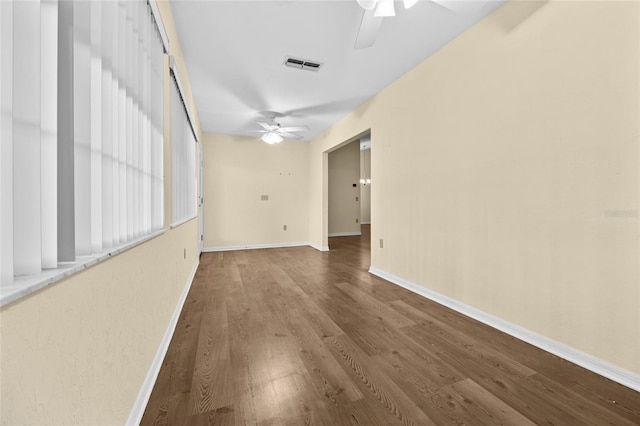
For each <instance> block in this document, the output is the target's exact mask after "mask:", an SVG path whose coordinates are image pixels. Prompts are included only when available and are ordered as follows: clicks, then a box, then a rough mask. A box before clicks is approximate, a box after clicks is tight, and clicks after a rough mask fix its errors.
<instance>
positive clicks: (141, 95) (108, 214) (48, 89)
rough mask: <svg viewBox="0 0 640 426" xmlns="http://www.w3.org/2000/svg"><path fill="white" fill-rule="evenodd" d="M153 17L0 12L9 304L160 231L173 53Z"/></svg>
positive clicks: (15, 8) (93, 8)
mask: <svg viewBox="0 0 640 426" xmlns="http://www.w3.org/2000/svg"><path fill="white" fill-rule="evenodd" d="M154 10H155V4H154V3H147V2H145V1H142V0H140V1H93V2H84V1H79V2H76V1H57V0H40V1H28V2H22V1H16V2H4V1H2V2H0V36H1V37H0V57H2V63H1V64H0V106H1V114H2V115H1V120H0V134H1V135H2V144H1V148H0V149H1V150H2V151H1V157H0V195H1V200H2V207H1V209H0V276H1V282H0V283H1V285H2V290H3V292H2V293H3V294H2V300H1V303H2V304H4V303H8V302H10V301H11V300H15V298H16V297H15V295H14V293H15V291H14V290H15V289H16V288H17V287H20V286H16V283H18V284H20V283H22V282H23V281H24V280H25V279H26V280H31V279H32V278H33V277H36V281H38V277H40V278H42V277H47V276H52V275H56V274H57V275H58V276H59V273H58V272H57V271H60V270H65V272H64V275H68V274H69V268H73V266H74V265H76V266H77V265H78V264H82V262H85V263H86V261H88V260H95V259H96V258H99V257H100V256H105V255H106V256H108V255H109V254H112V253H114V252H117V251H119V250H122V249H123V247H126V246H127V245H130V244H132V243H133V242H136V241H139V240H141V239H143V238H145V237H148V236H150V235H154V233H155V232H157V231H158V230H160V229H162V227H163V222H164V218H163V193H164V189H163V166H162V165H163V64H164V58H163V53H164V51H166V50H167V48H168V45H167V43H168V42H167V40H166V36H165V35H164V29H163V28H162V25H161V24H158V23H156V20H155V19H154V16H157V17H158V20H159V15H158V13H157V10H155V13H154ZM65 268H66V269H65ZM38 282H40V283H41V282H42V279H40V280H39V281H38ZM40 286H42V285H40ZM7 289H9V290H10V291H7Z"/></svg>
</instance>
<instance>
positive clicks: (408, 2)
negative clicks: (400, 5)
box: [404, 0, 418, 9]
mask: <svg viewBox="0 0 640 426" xmlns="http://www.w3.org/2000/svg"><path fill="white" fill-rule="evenodd" d="M416 3H418V0H404V8H405V9H409V8H410V7H411V6H413V5H414V4H416Z"/></svg>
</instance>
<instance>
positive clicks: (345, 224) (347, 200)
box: [329, 141, 360, 236]
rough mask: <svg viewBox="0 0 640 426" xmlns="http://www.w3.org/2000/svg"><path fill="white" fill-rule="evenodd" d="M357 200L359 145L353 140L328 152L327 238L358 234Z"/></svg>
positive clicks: (358, 192) (358, 210)
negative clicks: (354, 185) (337, 235)
mask: <svg viewBox="0 0 640 426" xmlns="http://www.w3.org/2000/svg"><path fill="white" fill-rule="evenodd" d="M354 183H355V184H356V185H357V186H356V187H355V188H354V187H353V184H354ZM356 198H357V199H358V200H357V201H356ZM359 199H360V142H359V141H354V142H351V143H349V144H347V145H345V146H343V147H341V148H340V149H337V150H335V151H332V152H330V153H329V235H330V236H331V235H333V234H354V235H355V234H359V233H360V201H359Z"/></svg>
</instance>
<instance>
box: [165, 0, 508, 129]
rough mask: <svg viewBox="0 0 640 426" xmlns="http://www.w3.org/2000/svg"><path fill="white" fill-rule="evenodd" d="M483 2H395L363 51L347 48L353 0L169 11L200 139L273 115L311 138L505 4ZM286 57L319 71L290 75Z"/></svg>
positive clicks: (354, 29) (181, 3) (356, 17)
mask: <svg viewBox="0 0 640 426" xmlns="http://www.w3.org/2000/svg"><path fill="white" fill-rule="evenodd" d="M453 1H457V0H453ZM481 1H482V3H477V2H476V3H475V4H472V3H469V2H459V1H458V2H457V3H456V6H457V8H459V9H462V10H464V12H460V11H458V12H454V11H452V10H451V9H455V8H456V7H454V8H445V7H443V6H441V5H439V4H437V3H434V2H432V1H429V0H421V1H420V2H418V4H416V5H415V6H413V7H412V8H411V9H408V10H405V9H404V6H403V5H402V2H396V16H395V17H388V18H384V21H383V23H382V28H381V30H380V33H379V34H378V38H377V40H376V43H375V45H374V46H373V47H371V48H368V49H361V50H355V49H354V47H353V46H354V42H355V39H356V35H357V33H358V28H359V26H360V22H361V19H362V15H363V12H364V11H363V9H362V8H360V6H359V5H358V4H357V3H356V1H355V0H333V1H326V0H325V1H317V0H316V1H291V0H289V1H282V0H281V1H264V0H263V1H241V0H234V1H221V0H215V1H203V0H171V2H170V4H171V10H172V12H173V15H174V19H175V22H176V27H177V31H178V37H179V39H180V44H181V47H182V50H183V53H184V57H185V61H186V65H187V69H188V72H189V79H190V81H191V86H192V89H193V92H194V97H195V102H196V107H197V113H198V115H199V118H200V122H201V125H202V130H203V131H204V132H207V133H221V134H232V135H245V136H254V137H255V136H256V133H250V131H251V130H258V129H260V127H259V126H258V125H256V124H255V121H256V120H262V121H264V117H263V116H261V115H260V112H261V111H275V112H278V113H281V114H284V116H282V117H280V118H279V119H277V121H278V122H279V123H280V124H281V125H282V126H283V127H284V126H300V125H307V126H309V128H310V130H309V131H308V132H305V133H302V135H303V136H304V140H311V139H313V138H314V137H315V136H317V135H318V134H319V133H320V132H322V131H323V130H325V129H326V128H328V127H330V126H331V125H333V124H334V123H335V122H337V121H338V120H340V119H341V118H342V117H344V116H345V115H346V114H348V113H349V112H351V111H352V110H354V109H355V108H356V107H357V106H359V105H360V104H362V103H363V102H364V101H366V100H367V99H369V98H370V97H371V96H373V95H374V94H376V93H378V92H379V91H380V90H381V89H383V88H384V87H386V86H387V85H389V84H390V83H391V82H393V81H395V80H397V79H398V78H399V77H400V76H402V75H403V74H405V73H406V72H407V71H409V70H410V69H411V68H413V67H414V66H416V65H417V64H418V63H420V62H421V61H422V60H424V59H425V58H427V57H428V56H430V55H431V54H433V53H434V52H436V51H437V50H438V49H439V48H440V47H442V46H443V45H445V44H446V43H448V42H449V41H451V40H452V39H453V38H455V37H456V36H457V35H459V34H460V33H462V32H463V31H465V30H466V29H467V28H469V27H470V26H472V25H473V24H474V23H476V22H477V21H479V20H480V19H482V18H483V17H484V16H486V15H488V14H489V13H491V12H492V11H493V10H494V9H496V8H497V7H498V6H500V5H501V4H502V3H503V1H504V0H499V1H498V0H490V1H485V0H481ZM480 4H481V5H482V7H478V6H479V5H480ZM287 56H294V57H297V58H302V59H307V60H312V61H317V62H321V63H322V64H323V65H322V68H321V69H320V71H318V72H311V71H304V70H298V69H293V68H288V67H285V66H283V63H284V60H285V57H287Z"/></svg>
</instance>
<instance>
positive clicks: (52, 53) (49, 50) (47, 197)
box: [40, 0, 58, 269]
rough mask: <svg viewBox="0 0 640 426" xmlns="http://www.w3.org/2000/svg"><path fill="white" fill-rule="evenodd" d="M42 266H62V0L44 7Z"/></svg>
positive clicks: (50, 1) (45, 0)
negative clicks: (60, 179)
mask: <svg viewBox="0 0 640 426" xmlns="http://www.w3.org/2000/svg"><path fill="white" fill-rule="evenodd" d="M40 12H41V16H40V28H41V34H40V47H41V49H40V61H41V64H40V79H41V80H40V84H41V86H40V94H41V98H40V99H41V103H40V117H41V120H40V125H41V127H40V138H41V152H40V154H41V160H40V162H41V176H40V186H41V193H40V196H41V198H40V202H41V210H42V214H41V215H40V216H41V218H40V219H41V226H42V234H41V235H42V268H45V269H46V268H56V267H58V202H57V199H58V101H57V99H58V72H57V71H58V56H57V53H58V1H57V0H43V1H42V2H41V8H40Z"/></svg>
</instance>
